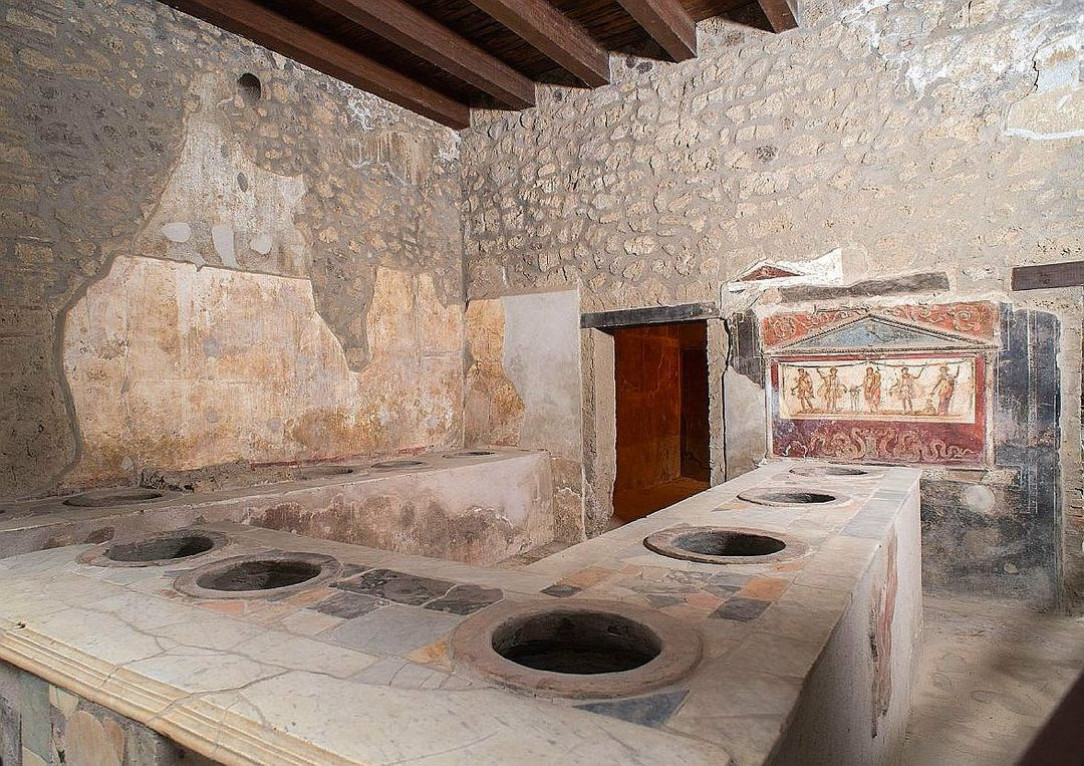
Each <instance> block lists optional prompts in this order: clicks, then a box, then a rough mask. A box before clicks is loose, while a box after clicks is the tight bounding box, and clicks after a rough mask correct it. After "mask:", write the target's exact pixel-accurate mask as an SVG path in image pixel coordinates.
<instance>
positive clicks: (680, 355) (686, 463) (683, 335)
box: [612, 320, 711, 523]
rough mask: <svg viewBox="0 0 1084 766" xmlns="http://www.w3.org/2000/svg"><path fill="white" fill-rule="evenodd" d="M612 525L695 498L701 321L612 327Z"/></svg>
mask: <svg viewBox="0 0 1084 766" xmlns="http://www.w3.org/2000/svg"><path fill="white" fill-rule="evenodd" d="M612 332H613V336H614V378H615V394H616V398H617V402H616V404H617V407H616V410H617V476H616V479H615V481H614V493H613V505H614V519H615V521H616V522H618V523H623V522H628V521H633V520H635V519H638V518H641V517H643V516H646V515H648V514H649V513H653V512H654V511H657V510H659V509H661V508H666V507H667V506H670V505H673V504H674V503H676V502H678V501H680V500H684V499H685V498H687V497H690V496H692V495H695V494H696V493H698V492H702V491H703V490H705V489H707V488H708V486H709V480H710V474H711V458H710V443H711V436H710V428H709V425H710V424H709V418H708V354H707V322H705V321H702V320H701V321H693V322H681V323H673V324H655V325H650V326H639V327H621V328H615V329H614V330H613V331H612Z"/></svg>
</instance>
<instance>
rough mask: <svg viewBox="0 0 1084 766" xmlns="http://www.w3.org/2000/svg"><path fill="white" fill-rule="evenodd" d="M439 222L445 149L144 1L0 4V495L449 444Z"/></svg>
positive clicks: (428, 135)
mask: <svg viewBox="0 0 1084 766" xmlns="http://www.w3.org/2000/svg"><path fill="white" fill-rule="evenodd" d="M245 73H248V74H250V75H255V76H256V77H257V78H258V79H259V81H260V91H259V92H258V93H256V92H255V91H254V90H253V89H251V88H250V89H247V90H246V89H245V88H242V87H241V86H240V84H239V82H238V79H239V78H240V77H241V75H243V74H245ZM460 199H461V192H460V177H459V165H458V137H457V136H456V135H455V133H453V132H452V131H450V130H448V129H446V128H443V127H440V126H438V125H435V124H434V123H431V122H429V121H428V120H425V119H423V118H420V117H417V116H416V115H412V114H410V113H408V112H406V111H404V110H401V109H399V108H398V107H395V106H392V105H391V104H388V103H387V102H384V101H381V100H380V99H378V98H376V97H374V96H371V95H369V94H365V93H362V92H360V91H357V90H355V89H353V88H350V87H348V86H346V85H343V84H342V83H340V82H337V81H335V80H333V79H331V78H328V77H325V76H323V75H320V74H317V73H315V72H313V71H311V70H308V69H306V68H305V67H302V66H300V65H298V64H296V63H293V62H291V61H288V60H286V59H284V58H282V57H280V56H277V55H275V54H272V53H270V52H269V51H267V50H266V49H263V48H261V47H259V46H256V45H253V44H251V43H249V42H247V41H245V40H242V39H240V38H238V37H235V36H233V35H230V34H227V33H225V32H222V31H220V30H218V29H215V28H214V27H211V26H209V25H206V24H203V23H201V22H197V21H196V20H194V19H192V18H190V17H187V16H184V15H183V14H180V13H178V12H177V11H174V10H172V9H170V8H169V7H167V6H165V5H163V4H161V3H158V2H153V0H119V1H118V2H112V1H111V2H104V1H103V0H91V1H90V2H87V3H80V4H78V5H72V4H71V3H67V2H62V1H60V0H57V1H55V2H54V1H52V0H43V1H41V2H39V1H38V0H8V1H6V2H3V3H0V380H2V381H3V383H2V392H0V498H2V497H13V496H23V495H27V494H33V493H39V492H44V491H49V490H52V489H54V488H56V487H57V486H58V485H64V486H75V485H85V484H94V483H102V482H115V481H125V480H130V479H132V478H135V477H136V476H137V475H138V473H139V472H140V471H143V470H166V471H169V470H178V469H189V468H195V467H200V466H209V465H217V464H220V463H228V462H230V461H235V460H250V461H256V462H261V461H290V460H302V459H311V458H327V457H336V456H340V455H350V454H358V453H364V452H370V451H394V450H400V449H422V448H426V447H433V446H451V445H455V444H459V443H461V439H462V379H463V361H462V348H463V337H462V333H463V330H462V327H463V324H462V313H463V286H462V240H461V235H460V229H459V209H460Z"/></svg>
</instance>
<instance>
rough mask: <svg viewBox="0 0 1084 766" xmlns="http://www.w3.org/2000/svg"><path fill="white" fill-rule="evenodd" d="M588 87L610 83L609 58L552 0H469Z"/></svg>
mask: <svg viewBox="0 0 1084 766" xmlns="http://www.w3.org/2000/svg"><path fill="white" fill-rule="evenodd" d="M470 3H471V4H472V5H474V6H476V7H477V8H479V9H481V10H483V11H485V12H486V13H488V14H489V15H490V16H492V17H493V18H494V19H496V20H497V21H499V22H500V23H501V24H503V25H504V26H506V27H508V28H509V29H511V30H512V31H513V32H515V33H516V34H517V35H519V36H520V37H522V38H523V39H524V40H526V41H527V42H528V43H530V44H531V45H532V46H534V47H535V48H537V49H538V50H540V51H541V52H542V53H544V54H546V55H547V56H548V57H549V58H551V59H553V60H554V61H555V62H556V63H557V64H559V65H560V66H561V67H562V68H564V69H566V70H568V71H569V72H571V73H572V74H574V75H575V76H576V77H578V78H579V79H580V80H582V81H583V82H584V83H586V84H587V85H590V86H592V87H598V86H599V85H605V84H606V83H608V82H609V81H610V57H609V56H608V55H607V53H606V51H604V50H603V49H602V48H600V47H599V46H598V45H597V44H596V43H595V41H594V40H592V39H591V36H590V35H588V34H587V33H586V32H585V31H584V30H583V29H582V28H581V27H580V26H579V25H578V24H576V23H575V22H573V21H571V20H570V19H569V18H567V17H566V16H565V15H564V14H563V13H561V12H560V11H559V10H557V9H556V8H554V7H553V6H552V5H551V4H550V3H549V0H470Z"/></svg>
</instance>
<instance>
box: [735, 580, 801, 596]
mask: <svg viewBox="0 0 1084 766" xmlns="http://www.w3.org/2000/svg"><path fill="white" fill-rule="evenodd" d="M788 585H790V581H789V580H780V579H776V578H773V577H754V578H753V579H752V580H750V581H749V582H748V583H746V584H745V587H744V588H742V589H741V590H740V591H739V592H738V596H740V597H742V598H755V599H760V600H761V601H775V600H776V599H777V598H779V597H780V596H782V595H783V591H785V590H786V589H787V586H788Z"/></svg>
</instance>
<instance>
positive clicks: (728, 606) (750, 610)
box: [711, 596, 771, 622]
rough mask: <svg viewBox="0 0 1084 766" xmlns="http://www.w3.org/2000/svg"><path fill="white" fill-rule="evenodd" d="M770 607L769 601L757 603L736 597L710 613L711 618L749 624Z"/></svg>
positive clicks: (752, 599) (751, 599)
mask: <svg viewBox="0 0 1084 766" xmlns="http://www.w3.org/2000/svg"><path fill="white" fill-rule="evenodd" d="M769 606H771V602H770V601H759V600H757V599H754V598H741V597H739V596H736V597H734V598H732V599H730V600H729V601H726V602H725V603H724V604H723V605H722V606H721V607H719V608H718V609H716V610H715V611H714V612H712V613H711V616H712V617H720V618H722V619H724V620H738V621H739V622H749V621H750V620H755V619H756V618H757V617H759V616H760V615H761V614H763V612H764V610H765V609H767V608H768V607H769Z"/></svg>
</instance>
